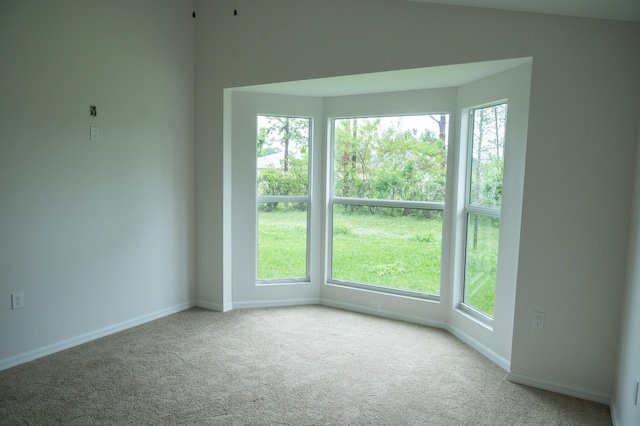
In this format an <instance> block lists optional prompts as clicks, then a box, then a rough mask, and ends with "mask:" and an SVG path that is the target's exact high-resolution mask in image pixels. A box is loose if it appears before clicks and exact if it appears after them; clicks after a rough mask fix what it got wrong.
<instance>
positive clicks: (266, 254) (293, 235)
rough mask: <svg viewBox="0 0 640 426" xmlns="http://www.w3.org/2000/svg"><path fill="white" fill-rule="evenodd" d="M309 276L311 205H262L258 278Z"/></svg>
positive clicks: (260, 207)
mask: <svg viewBox="0 0 640 426" xmlns="http://www.w3.org/2000/svg"><path fill="white" fill-rule="evenodd" d="M306 277H307V203H275V202H274V203H258V279H260V280H271V279H283V278H286V279H292V278H306Z"/></svg>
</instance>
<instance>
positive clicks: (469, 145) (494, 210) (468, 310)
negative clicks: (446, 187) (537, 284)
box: [457, 98, 509, 328]
mask: <svg viewBox="0 0 640 426" xmlns="http://www.w3.org/2000/svg"><path fill="white" fill-rule="evenodd" d="M498 105H507V116H506V119H505V127H504V131H505V144H504V147H503V158H504V161H505V163H506V158H507V157H506V150H507V138H506V131H507V126H508V124H507V123H508V118H509V99H508V98H502V99H499V100H495V101H492V102H487V103H482V104H480V105H475V106H471V107H468V108H464V109H463V111H466V117H467V129H466V132H464V133H466V136H465V138H466V140H462V141H461V143H460V146H461V147H462V146H463V145H464V150H463V152H464V154H465V156H466V160H465V165H464V170H459V171H458V176H460V177H462V178H463V179H464V181H465V185H464V194H463V198H462V199H463V200H464V202H463V207H462V212H461V216H462V218H461V223H462V230H461V234H462V240H461V244H462V247H461V250H462V253H463V254H462V262H461V269H462V270H461V274H460V284H459V285H460V300H459V302H458V306H457V308H458V309H459V310H461V311H463V312H464V313H465V314H467V315H469V316H470V317H472V318H473V319H475V320H477V321H479V322H480V323H482V324H484V325H486V326H488V327H489V328H492V327H493V323H494V317H493V316H491V315H489V314H487V313H486V312H483V311H481V310H480V309H478V308H476V307H474V306H473V305H470V304H468V303H466V302H465V296H466V292H467V286H466V284H467V283H466V281H467V280H466V278H467V258H468V253H467V252H468V241H469V229H470V226H469V221H470V217H471V215H472V214H475V215H479V216H485V217H491V218H497V219H500V220H502V217H501V215H502V202H501V203H500V204H501V205H500V207H488V206H482V205H477V204H471V184H472V183H471V179H472V176H471V175H472V163H473V142H474V127H475V126H474V123H475V120H474V118H475V117H474V113H475V111H477V110H480V109H484V108H491V107H494V106H498ZM463 114H465V112H463ZM460 168H461V169H462V166H461V167H460ZM502 181H503V183H504V173H503V175H502ZM498 233H499V234H498V235H499V239H498V257H497V259H496V271H497V270H498V268H499V265H500V256H499V252H500V247H501V244H500V235H501V233H502V224H501V226H500V229H499V231H498ZM497 276H498V274H497V272H496V288H497ZM495 293H496V289H494V305H495Z"/></svg>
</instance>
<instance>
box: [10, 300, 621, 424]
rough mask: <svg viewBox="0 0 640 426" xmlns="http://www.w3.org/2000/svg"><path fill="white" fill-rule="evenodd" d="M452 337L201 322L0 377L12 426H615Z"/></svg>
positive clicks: (279, 319) (348, 320)
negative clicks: (509, 374)
mask: <svg viewBox="0 0 640 426" xmlns="http://www.w3.org/2000/svg"><path fill="white" fill-rule="evenodd" d="M505 376H506V374H505V372H504V371H503V370H501V369H500V368H499V367H497V366H495V365H494V364H492V363H491V362H490V361H488V360H487V359H485V358H484V357H483V356H482V355H480V354H478V353H476V352H475V351H474V350H472V349H470V348H469V347H468V346H466V345H465V344H463V343H461V342H460V341H458V340H457V339H456V338H454V337H453V336H451V335H450V334H448V333H447V332H445V331H442V330H436V329H432V328H428V327H424V326H420V325H415V324H407V323H403V322H399V321H393V320H388V319H383V318H376V317H371V316H367V315H361V314H357V313H352V312H346V311H341V310H337V309H331V308H326V307H321V306H302V307H289V308H272V309H255V310H235V311H231V312H227V313H218V312H211V311H206V310H202V309H191V310H188V311H185V312H181V313H178V314H175V315H172V316H169V317H166V318H162V319H160V320H157V321H154V322H152V323H148V324H145V325H142V326H140V327H136V328H133V329H130V330H127V331H124V332H121V333H117V334H114V335H111V336H108V337H105V338H102V339H99V340H96V341H93V342H90V343H87V344H84V345H81V346H77V347H75V348H72V349H69V350H66V351H63V352H60V353H57V354H54V355H51V356H48V357H45V358H41V359H39V360H36V361H33V362H30V363H28V364H23V365H20V366H17V367H14V368H12V369H9V370H5V371H2V372H0V424H2V425H18V424H35V425H39V424H63V425H87V424H110V425H126V424H149V425H169V424H221V425H563V426H565V425H610V424H611V419H610V414H609V408H608V407H607V406H605V405H601V404H597V403H593V402H588V401H583V400H579V399H575V398H571V397H567V396H563V395H558V394H554V393H551V392H545V391H541V390H537V389H532V388H529V387H526V386H521V385H516V384H512V383H509V382H507V381H506V380H505Z"/></svg>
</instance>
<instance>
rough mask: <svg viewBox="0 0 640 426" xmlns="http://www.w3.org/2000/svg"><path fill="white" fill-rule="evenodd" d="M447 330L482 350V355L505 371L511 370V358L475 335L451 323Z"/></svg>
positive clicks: (476, 348) (479, 350)
mask: <svg viewBox="0 0 640 426" xmlns="http://www.w3.org/2000/svg"><path fill="white" fill-rule="evenodd" d="M446 330H447V331H448V332H449V333H451V334H453V335H454V336H456V337H457V338H458V339H460V340H462V341H463V342H464V343H466V344H467V345H469V346H471V347H472V348H473V349H475V350H476V351H478V352H480V353H481V354H482V355H484V356H485V357H487V358H488V359H489V360H490V361H491V362H493V363H494V364H496V365H497V366H498V367H500V368H502V369H503V370H504V371H509V370H510V368H511V362H509V360H507V359H504V358H503V357H501V356H500V355H498V354H497V353H495V352H494V351H492V350H491V349H489V348H488V347H486V346H485V345H483V344H482V343H480V342H478V341H477V340H476V339H474V338H473V337H471V336H469V335H468V334H467V333H465V332H463V331H462V330H460V329H459V328H456V327H454V326H452V325H451V324H447V326H446Z"/></svg>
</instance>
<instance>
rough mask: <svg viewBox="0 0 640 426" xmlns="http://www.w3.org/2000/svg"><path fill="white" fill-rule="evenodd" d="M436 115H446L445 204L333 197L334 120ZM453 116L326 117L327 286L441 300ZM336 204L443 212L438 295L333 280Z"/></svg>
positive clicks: (386, 115) (406, 114)
mask: <svg viewBox="0 0 640 426" xmlns="http://www.w3.org/2000/svg"><path fill="white" fill-rule="evenodd" d="M419 115H425V116H436V115H446V116H447V138H446V139H447V140H446V141H445V144H446V152H447V160H446V164H447V172H446V183H445V197H444V198H445V201H411V200H387V199H379V198H355V197H354V198H352V197H337V196H335V187H336V182H335V154H336V146H335V122H336V120H342V119H358V118H365V119H366V118H381V117H405V116H419ZM452 116H453V113H452V112H451V111H446V112H443V111H440V110H438V111H435V112H406V111H404V112H402V113H397V114H353V115H340V116H332V117H326V118H325V120H326V124H327V128H328V132H327V147H328V148H327V151H328V152H327V156H326V158H327V164H326V169H327V175H328V177H327V179H326V181H327V191H326V194H327V196H326V197H327V198H326V206H327V210H326V212H327V213H326V217H327V219H326V224H327V228H326V235H325V242H326V248H327V252H326V253H327V257H326V260H325V273H326V275H325V277H326V278H325V282H326V283H327V284H334V285H339V286H344V287H351V288H357V289H363V290H371V291H376V292H380V293H386V294H391V295H396V296H405V297H413V298H418V299H425V300H430V301H436V302H439V301H440V297H441V294H442V277H443V273H444V270H445V261H444V258H445V254H444V253H445V247H446V243H445V234H447V232H446V230H445V227H446V220H445V215H446V203H447V201H446V200H447V198H448V196H447V194H448V193H449V191H450V188H452V185H451V184H450V183H449V173H450V171H449V169H450V167H451V161H452V159H451V155H450V135H451V125H452V124H451V117H452ZM335 205H356V206H372V207H388V208H409V209H416V210H438V211H441V212H442V218H443V222H442V229H441V247H440V248H441V255H440V274H439V275H440V276H439V281H440V284H439V293H438V294H431V293H427V292H418V291H412V290H405V289H399V288H395V287H386V286H382V285H376V284H369V283H360V282H357V281H349V280H340V279H337V278H333V253H334V251H333V216H334V214H333V212H334V206H335Z"/></svg>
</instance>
